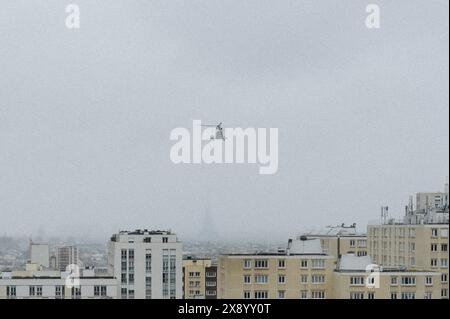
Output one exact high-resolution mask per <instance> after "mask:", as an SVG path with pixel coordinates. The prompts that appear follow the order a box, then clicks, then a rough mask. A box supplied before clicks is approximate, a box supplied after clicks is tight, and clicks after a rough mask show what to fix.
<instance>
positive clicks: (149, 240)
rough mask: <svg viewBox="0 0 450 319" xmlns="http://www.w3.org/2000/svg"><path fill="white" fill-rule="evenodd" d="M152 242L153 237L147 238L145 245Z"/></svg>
mask: <svg viewBox="0 0 450 319" xmlns="http://www.w3.org/2000/svg"><path fill="white" fill-rule="evenodd" d="M151 242H152V238H151V237H145V238H144V243H151Z"/></svg>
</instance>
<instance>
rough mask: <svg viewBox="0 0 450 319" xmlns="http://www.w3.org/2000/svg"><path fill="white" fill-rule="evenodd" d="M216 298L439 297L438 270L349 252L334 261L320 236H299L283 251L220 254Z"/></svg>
mask: <svg viewBox="0 0 450 319" xmlns="http://www.w3.org/2000/svg"><path fill="white" fill-rule="evenodd" d="M375 284H376V285H375ZM218 298H223V299H227V298H232V299H440V298H441V273H440V272H439V271H428V270H427V271H420V270H416V271H412V270H411V271H410V270H406V269H404V268H398V267H397V268H396V267H392V268H383V267H377V265H374V264H373V263H372V260H371V258H370V256H357V255H355V254H349V255H343V256H341V258H340V259H339V260H338V261H337V263H336V259H335V257H334V256H332V255H327V254H324V253H323V250H322V247H321V242H320V239H308V238H307V237H305V236H303V237H302V238H301V239H296V240H294V241H290V242H289V245H288V248H287V249H286V250H284V251H278V252H272V253H255V254H228V255H222V256H220V257H219V263H218Z"/></svg>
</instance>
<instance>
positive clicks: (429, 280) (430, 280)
mask: <svg viewBox="0 0 450 319" xmlns="http://www.w3.org/2000/svg"><path fill="white" fill-rule="evenodd" d="M425 285H427V286H432V285H433V277H429V276H427V277H425Z"/></svg>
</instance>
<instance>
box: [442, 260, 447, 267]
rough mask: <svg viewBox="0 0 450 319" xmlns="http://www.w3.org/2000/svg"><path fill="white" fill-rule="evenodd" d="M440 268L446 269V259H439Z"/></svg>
mask: <svg viewBox="0 0 450 319" xmlns="http://www.w3.org/2000/svg"><path fill="white" fill-rule="evenodd" d="M441 267H442V268H447V267H448V259H447V258H441Z"/></svg>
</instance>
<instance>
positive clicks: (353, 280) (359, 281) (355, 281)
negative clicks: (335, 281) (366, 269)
mask: <svg viewBox="0 0 450 319" xmlns="http://www.w3.org/2000/svg"><path fill="white" fill-rule="evenodd" d="M350 285H351V286H361V285H364V277H350Z"/></svg>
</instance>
